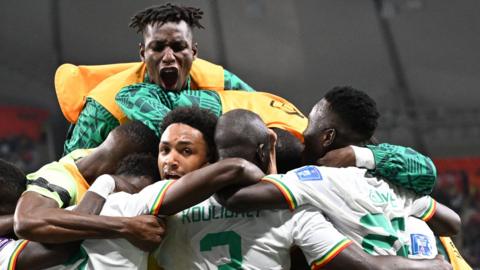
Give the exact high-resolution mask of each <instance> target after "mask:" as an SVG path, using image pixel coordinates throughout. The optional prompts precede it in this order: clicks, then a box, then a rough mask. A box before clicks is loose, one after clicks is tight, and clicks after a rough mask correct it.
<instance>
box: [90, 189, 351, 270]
mask: <svg viewBox="0 0 480 270" xmlns="http://www.w3.org/2000/svg"><path fill="white" fill-rule="evenodd" d="M174 183H175V181H160V182H157V183H155V184H153V185H151V186H148V187H146V188H145V189H143V190H142V191H141V192H140V193H138V194H133V195H131V194H126V193H123V192H121V193H116V194H113V195H110V196H109V197H108V199H107V201H106V204H105V206H104V208H103V209H102V212H101V214H102V215H110V216H136V215H141V214H155V215H158V213H159V212H161V211H160V209H161V206H162V201H163V197H164V196H165V194H166V193H167V192H168V188H169V187H170V186H171V185H172V184H174ZM350 243H351V241H350V240H349V239H347V238H346V237H345V236H344V235H343V234H341V233H339V232H338V231H337V230H336V229H335V228H333V226H332V225H331V224H330V223H329V222H328V221H326V220H325V218H324V217H323V216H322V215H321V213H319V212H318V211H317V209H315V208H314V207H312V206H305V207H300V208H299V209H296V210H295V211H293V212H291V211H288V210H282V211H280V210H279V211H257V210H256V211H250V212H243V213H236V212H232V211H229V210H227V209H225V208H223V207H222V206H221V205H220V204H218V203H217V202H216V200H215V199H214V198H210V199H207V200H205V201H204V202H202V203H200V204H198V205H196V206H193V207H191V208H189V209H186V210H184V211H182V212H180V213H178V214H176V215H174V216H171V217H169V218H168V219H167V234H166V237H165V238H164V240H163V242H162V244H161V246H160V247H159V248H158V249H157V251H156V252H155V254H154V255H155V257H156V259H157V262H158V264H159V265H160V266H162V267H164V268H165V269H210V268H211V269H217V268H218V267H219V266H220V265H233V266H239V267H241V268H242V269H284V268H287V267H288V266H289V264H290V256H289V251H290V247H291V246H292V245H297V246H299V247H300V248H302V250H303V251H304V253H305V255H306V257H307V259H308V260H309V262H310V263H311V264H312V265H314V266H322V265H324V264H326V263H327V262H328V261H329V260H331V259H332V258H333V257H334V256H335V255H336V254H338V252H339V251H341V250H342V249H344V248H345V247H347V246H348V245H350ZM82 246H83V248H84V249H85V251H86V253H87V255H88V264H87V268H86V269H127V268H128V269H146V267H147V253H146V252H143V251H141V250H139V249H137V248H136V247H134V246H133V245H131V244H130V243H129V242H128V241H126V240H123V239H102V240H86V241H84V243H83V245H82Z"/></svg>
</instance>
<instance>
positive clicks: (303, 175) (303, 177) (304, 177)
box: [294, 166, 323, 181]
mask: <svg viewBox="0 0 480 270" xmlns="http://www.w3.org/2000/svg"><path fill="white" fill-rule="evenodd" d="M294 172H295V174H296V175H297V177H298V179H299V180H300V181H317V180H322V179H323V178H322V174H321V173H320V170H318V168H317V167H315V166H305V167H302V168H300V169H297V170H295V171H294Z"/></svg>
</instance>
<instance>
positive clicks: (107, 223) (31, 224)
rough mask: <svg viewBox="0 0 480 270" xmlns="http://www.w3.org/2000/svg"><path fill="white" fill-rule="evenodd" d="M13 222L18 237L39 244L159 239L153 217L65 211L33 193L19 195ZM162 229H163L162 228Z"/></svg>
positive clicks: (153, 240)
mask: <svg viewBox="0 0 480 270" xmlns="http://www.w3.org/2000/svg"><path fill="white" fill-rule="evenodd" d="M14 223H15V226H14V229H15V233H16V234H17V235H18V236H20V237H22V238H25V239H29V240H32V241H37V242H42V243H52V244H58V243H66V242H72V241H78V240H83V239H98V238H126V239H128V240H129V241H130V242H132V243H133V244H135V241H132V240H136V241H138V240H139V239H140V240H144V241H147V242H150V243H151V242H154V243H156V244H158V243H159V242H160V239H161V238H160V237H159V236H158V232H157V230H158V229H159V227H161V226H160V225H158V222H157V219H156V218H155V217H151V216H143V217H133V218H128V217H108V216H97V215H92V214H84V213H79V212H74V211H66V210H64V209H60V208H58V204H57V202H56V201H54V200H53V199H50V198H46V197H44V196H42V195H40V194H37V193H35V192H26V193H25V194H23V195H22V197H21V198H20V200H19V202H18V204H17V209H16V212H15V215H14ZM147 228H151V229H150V230H147ZM161 229H162V232H163V228H161ZM152 231H154V232H155V233H152ZM137 246H138V245H137ZM139 247H140V248H142V246H139Z"/></svg>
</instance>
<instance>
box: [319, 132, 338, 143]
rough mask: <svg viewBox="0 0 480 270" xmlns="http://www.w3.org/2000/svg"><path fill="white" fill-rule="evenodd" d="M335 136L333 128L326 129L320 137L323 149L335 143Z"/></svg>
mask: <svg viewBox="0 0 480 270" xmlns="http://www.w3.org/2000/svg"><path fill="white" fill-rule="evenodd" d="M336 135H337V131H336V130H335V129H334V128H329V129H326V130H325V131H324V132H323V135H322V142H323V147H328V146H330V145H332V144H333V142H334V141H335V136H336Z"/></svg>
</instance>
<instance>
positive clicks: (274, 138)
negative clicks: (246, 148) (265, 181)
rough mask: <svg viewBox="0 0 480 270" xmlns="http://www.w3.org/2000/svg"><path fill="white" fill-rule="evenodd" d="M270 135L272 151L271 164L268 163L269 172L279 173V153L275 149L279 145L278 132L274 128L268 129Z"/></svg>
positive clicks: (270, 154)
mask: <svg viewBox="0 0 480 270" xmlns="http://www.w3.org/2000/svg"><path fill="white" fill-rule="evenodd" d="M268 137H269V140H270V152H269V165H268V171H267V173H268V174H275V173H277V153H276V151H275V149H276V145H277V133H275V132H274V131H273V130H271V129H268Z"/></svg>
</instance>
